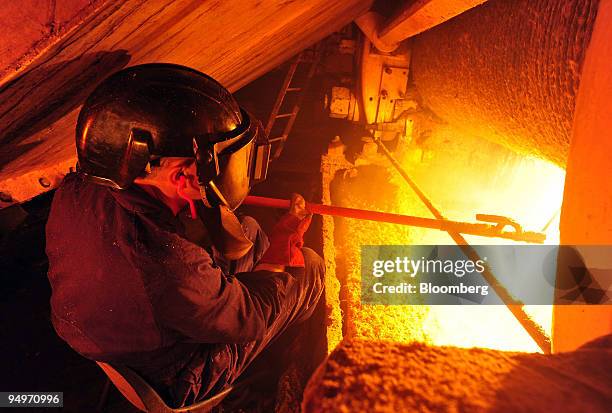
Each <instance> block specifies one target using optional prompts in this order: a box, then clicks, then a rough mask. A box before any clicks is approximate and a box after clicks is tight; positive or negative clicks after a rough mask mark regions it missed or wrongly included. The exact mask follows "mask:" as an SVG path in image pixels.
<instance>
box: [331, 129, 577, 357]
mask: <svg viewBox="0 0 612 413" xmlns="http://www.w3.org/2000/svg"><path fill="white" fill-rule="evenodd" d="M368 145H375V144H366V148H365V149H364V151H363V152H362V155H361V156H360V157H359V158H358V159H357V162H356V164H357V165H360V166H358V167H357V168H356V169H353V170H341V171H340V172H338V173H337V174H336V176H335V178H334V179H333V181H332V183H331V185H330V192H331V200H332V202H333V203H335V204H337V205H342V206H350V207H355V208H366V209H375V210H379V211H388V212H395V213H401V214H408V215H417V216H423V217H431V216H432V215H431V214H430V213H429V211H428V210H427V209H426V207H425V206H424V205H423V204H422V203H421V201H420V200H419V199H418V197H417V196H416V195H415V194H414V193H413V192H412V191H411V189H410V187H409V186H408V185H407V184H406V183H405V182H404V181H403V179H402V177H401V176H400V175H399V174H397V173H396V172H395V170H394V169H393V168H392V167H391V166H390V164H389V163H388V161H387V160H386V159H385V158H384V157H383V155H382V154H380V153H377V152H376V150H375V149H374V148H373V147H369V148H368ZM395 156H396V157H397V159H398V160H399V161H400V162H401V164H402V165H403V167H404V168H405V170H406V171H407V172H408V173H409V174H410V175H411V177H412V178H413V179H414V180H415V181H416V182H417V184H418V185H419V186H420V188H421V189H422V190H423V191H424V192H425V193H426V194H427V195H428V196H429V198H430V200H431V201H432V202H433V203H434V205H435V206H436V207H437V208H438V209H439V210H440V211H441V212H442V213H443V215H444V216H445V217H446V218H449V219H454V220H462V221H469V222H475V214H476V213H490V214H497V215H504V216H507V217H510V218H513V219H515V220H516V221H517V222H519V223H520V224H521V225H522V227H523V229H525V230H533V231H545V232H546V234H547V241H546V243H547V244H556V243H558V240H559V230H558V227H559V224H558V219H559V218H558V215H559V214H558V211H559V209H560V206H561V200H562V195H563V184H564V179H565V172H564V171H563V170H562V169H560V168H558V167H557V166H555V165H553V164H551V163H548V162H546V161H543V160H540V159H536V158H531V157H526V156H524V155H522V154H517V153H515V152H512V151H510V150H508V149H506V148H504V147H501V146H499V145H496V144H493V143H490V142H488V141H486V140H484V139H477V138H474V139H473V140H471V141H466V140H462V141H461V142H456V141H454V140H453V139H452V132H451V131H449V132H448V133H447V134H444V133H440V134H437V135H436V136H435V137H432V138H430V139H428V140H427V141H426V142H420V143H416V142H408V141H405V142H400V144H399V145H398V149H397V150H396V152H395ZM334 239H335V246H336V251H335V254H336V263H337V277H338V278H339V279H340V283H341V284H342V285H343V293H342V294H341V305H342V307H343V311H344V335H345V337H346V336H351V337H360V338H372V339H383V340H393V341H399V342H410V341H413V340H417V341H424V342H427V343H431V344H436V345H454V346H461V347H485V348H491V349H500V350H513V351H527V352H537V351H540V349H539V347H538V346H537V345H536V344H535V342H534V341H533V340H532V339H531V338H530V337H529V335H528V334H527V332H526V331H525V330H524V329H523V328H522V326H521V325H520V324H519V323H518V322H517V321H516V319H515V318H514V317H513V315H512V314H511V313H510V311H509V310H508V309H507V308H506V307H505V306H501V305H500V306H487V307H486V308H484V307H483V306H425V305H421V306H382V305H378V306H368V305H362V304H361V303H360V279H361V278H360V277H361V273H360V272H361V269H360V257H359V254H360V248H359V246H360V245H385V244H417V245H418V244H453V241H452V239H451V238H450V236H449V235H448V234H447V233H445V232H441V231H435V230H429V229H420V228H413V227H405V226H398V225H393V224H384V223H378V222H368V221H357V220H348V219H342V218H339V219H336V220H335V237H334ZM466 239H467V240H468V242H469V243H471V244H473V245H478V244H497V245H503V244H512V243H514V241H508V240H503V239H497V238H484V237H477V236H466ZM526 310H527V311H528V313H529V314H530V315H531V316H532V318H534V320H536V321H537V322H538V323H539V324H540V325H542V327H543V328H544V330H545V331H546V332H547V334H549V335H550V331H551V318H552V307H551V306H546V305H538V306H527V307H526Z"/></svg>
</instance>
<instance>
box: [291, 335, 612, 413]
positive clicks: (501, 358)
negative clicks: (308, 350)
mask: <svg viewBox="0 0 612 413" xmlns="http://www.w3.org/2000/svg"><path fill="white" fill-rule="evenodd" d="M611 356H612V350H610V349H608V348H590V349H584V350H579V351H575V352H568V353H564V354H556V355H547V356H545V355H540V354H529V353H511V352H504V351H496V350H486V349H479V348H471V349H460V348H456V347H433V346H431V347H430V346H427V345H425V344H422V343H411V344H400V343H393V342H386V341H376V340H372V341H368V340H351V341H343V342H342V344H341V345H340V346H339V347H338V348H337V349H336V350H335V351H334V352H333V353H332V354H331V355H330V356H329V358H328V359H327V360H326V362H325V363H323V364H322V365H321V366H320V367H319V369H318V370H317V372H315V374H314V375H313V376H312V377H311V379H310V381H309V383H308V386H307V388H306V391H305V393H304V402H303V404H302V411H303V412H305V413H318V412H327V413H331V412H339V413H345V412H370V413H383V412H384V413H387V412H388V413H395V412H436V413H456V412H462V413H468V412H474V413H481V412H487V413H494V412H497V413H506V412H542V413H544V412H566V413H568V412H574V413H579V412H580V413H582V412H593V413H594V412H602V413H603V412H607V411H609V407H610V386H612V374H610V369H609V368H607V364H609V360H610V357H611Z"/></svg>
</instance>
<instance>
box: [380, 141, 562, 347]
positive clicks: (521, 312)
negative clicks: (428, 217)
mask: <svg viewBox="0 0 612 413" xmlns="http://www.w3.org/2000/svg"><path fill="white" fill-rule="evenodd" d="M374 141H375V142H376V144H377V145H378V147H379V148H380V149H381V151H382V152H383V154H384V155H385V156H386V157H387V159H389V161H390V162H391V164H392V165H393V166H394V167H395V169H396V170H397V172H398V173H399V174H400V175H401V176H402V178H404V180H405V181H406V183H407V184H408V185H409V186H410V187H411V188H412V189H413V190H414V192H415V193H416V194H417V196H418V197H419V198H420V199H421V201H422V202H423V203H424V204H425V206H427V209H429V211H430V212H431V213H432V215H433V216H434V217H436V219H437V220H445V218H444V216H443V215H442V213H441V212H440V211H438V209H437V208H436V207H435V206H434V205H433V204H432V203H431V201H430V200H429V199H428V198H427V196H426V195H425V194H424V193H423V191H421V189H420V188H419V187H418V186H417V184H416V183H415V182H414V181H413V180H412V179H411V178H410V176H409V175H408V173H406V171H405V170H404V168H403V167H402V166H401V165H400V164H399V162H398V161H397V160H396V159H395V157H394V156H393V154H392V153H391V152H389V149H387V147H386V146H385V144H384V143H383V142H382V141H381V140H380V139H379V138H376V137H375V138H374ZM447 232H448V235H450V236H451V238H452V239H453V241H455V243H456V244H457V245H458V246H459V248H461V250H462V251H463V253H464V254H465V255H466V256H467V257H468V258H469V259H471V260H472V261H478V260H480V259H481V258H480V256H479V255H478V253H477V252H476V250H475V249H474V248H472V247H471V246H470V245H469V244H468V243H467V241H466V239H465V238H464V237H463V236H462V235H461V234H460V233H458V232H457V231H454V230H452V229H450V230H448V231H447ZM482 276H483V278H484V279H485V281H486V282H487V283H488V284H489V285H490V286H491V288H493V290H494V291H495V293H496V294H497V296H498V297H499V298H500V299H501V300H502V301H503V302H504V303H505V304H506V307H508V310H510V312H511V313H512V314H513V315H514V317H515V318H516V319H517V320H518V322H519V323H520V324H521V325H522V326H523V328H524V329H525V331H527V333H528V334H529V335H530V336H531V338H532V339H533V341H535V342H536V344H537V345H538V346H539V347H540V348H541V349H542V351H543V352H544V353H545V354H550V353H551V349H552V346H551V342H550V338H549V337H548V336H547V335H546V333H545V332H544V330H543V329H542V327H541V326H540V325H539V324H537V323H536V322H535V321H533V319H532V318H531V317H530V316H529V314H527V313H526V312H525V309H524V304H523V302H522V301H520V300H517V299H515V298H514V297H513V296H512V294H510V292H509V291H508V290H507V289H506V287H504V286H503V285H502V284H501V283H500V282H499V281H498V280H497V277H496V276H495V274H493V272H492V271H491V269H490V268H489V266H488V265H485V270H484V271H483V272H482Z"/></svg>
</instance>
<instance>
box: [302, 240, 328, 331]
mask: <svg viewBox="0 0 612 413" xmlns="http://www.w3.org/2000/svg"><path fill="white" fill-rule="evenodd" d="M302 254H304V264H305V265H304V267H305V268H304V282H305V284H306V285H305V290H306V291H304V293H305V294H304V304H305V310H306V311H304V314H303V315H302V317H301V318H302V319H305V318H308V317H310V315H311V314H312V311H314V307H315V306H316V305H317V303H318V302H319V299H320V298H321V296H322V295H323V290H324V288H325V261H324V260H323V258H321V256H320V255H319V254H317V253H316V252H314V251H313V250H311V249H310V248H302Z"/></svg>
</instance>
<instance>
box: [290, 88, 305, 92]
mask: <svg viewBox="0 0 612 413" xmlns="http://www.w3.org/2000/svg"><path fill="white" fill-rule="evenodd" d="M300 90H302V88H301V87H288V88H287V92H298V91H300Z"/></svg>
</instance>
